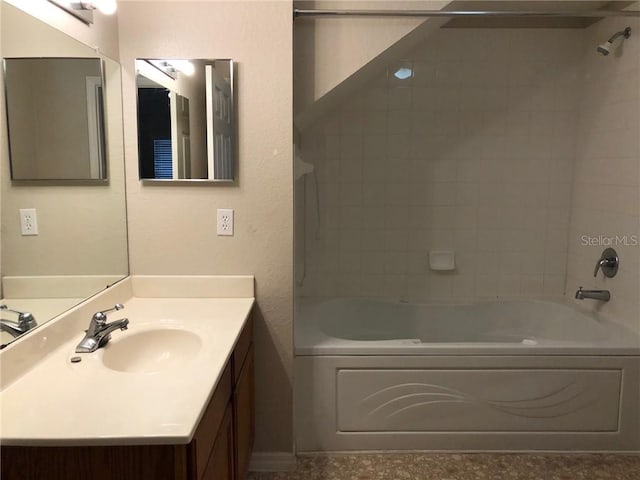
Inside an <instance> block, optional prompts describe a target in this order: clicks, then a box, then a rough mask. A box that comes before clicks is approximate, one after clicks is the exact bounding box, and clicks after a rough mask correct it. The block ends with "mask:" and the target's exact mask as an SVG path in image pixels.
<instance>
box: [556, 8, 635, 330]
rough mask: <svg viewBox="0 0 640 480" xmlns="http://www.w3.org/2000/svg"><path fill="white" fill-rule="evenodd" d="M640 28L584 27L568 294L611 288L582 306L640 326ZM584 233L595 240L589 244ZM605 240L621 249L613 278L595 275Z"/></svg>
mask: <svg viewBox="0 0 640 480" xmlns="http://www.w3.org/2000/svg"><path fill="white" fill-rule="evenodd" d="M626 26H631V28H632V30H633V33H632V36H631V38H630V39H629V40H627V41H625V42H624V44H623V45H622V48H620V49H619V50H618V51H617V52H615V53H612V54H610V55H608V56H607V57H602V56H599V55H595V54H594V48H595V45H598V44H600V43H603V42H604V41H605V40H606V39H607V38H609V37H610V36H611V35H613V33H615V32H616V31H618V30H622V29H623V28H625V27H626ZM639 31H640V21H638V20H637V19H607V20H604V21H601V22H599V23H597V24H595V25H594V26H592V27H590V28H589V29H588V30H587V32H586V39H585V47H584V52H583V59H584V64H585V75H584V90H583V93H582V95H581V97H580V105H579V122H578V125H579V130H578V132H577V133H578V136H577V145H578V149H577V158H576V168H575V175H574V180H573V199H572V209H571V232H570V237H569V238H570V241H569V263H568V278H567V296H573V294H574V293H575V291H576V290H577V288H578V287H579V286H581V285H582V286H584V288H601V289H609V290H610V291H611V300H610V301H609V302H607V303H606V304H601V303H600V302H595V301H593V300H584V301H582V302H579V303H580V305H581V306H583V307H587V308H592V309H596V308H599V309H600V310H601V311H602V313H603V314H605V315H608V316H610V317H611V318H612V319H613V320H616V321H619V322H621V323H623V324H625V325H627V326H629V327H632V328H635V329H636V330H637V331H640V282H639V275H640V246H639V245H638V244H637V241H638V239H639V238H640V215H639V208H640V207H639V204H640V188H639V186H640V37H639V36H637V35H635V34H636V33H638V32H639ZM634 235H635V236H636V237H635V241H634V238H633V236H634ZM616 236H618V237H619V238H618V239H617V240H616V238H615V237H616ZM625 236H626V237H627V238H626V242H625V238H624V237H625ZM583 237H586V240H590V241H592V243H594V245H587V244H585V243H586V241H585V238H583ZM608 239H611V242H610V241H609V240H608ZM610 243H611V245H610ZM625 243H626V245H625ZM607 246H612V247H613V248H615V249H616V251H617V252H618V255H619V256H620V271H619V272H618V275H617V276H616V277H614V278H611V279H609V278H605V277H604V275H602V273H599V274H598V277H597V278H594V277H593V269H594V266H595V264H596V262H597V260H598V259H599V258H600V254H601V252H602V250H604V248H606V247H607Z"/></svg>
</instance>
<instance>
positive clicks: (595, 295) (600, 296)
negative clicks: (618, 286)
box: [576, 287, 611, 302]
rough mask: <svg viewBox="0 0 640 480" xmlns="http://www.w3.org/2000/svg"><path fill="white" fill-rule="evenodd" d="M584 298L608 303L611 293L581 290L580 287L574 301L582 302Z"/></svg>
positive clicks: (607, 291)
mask: <svg viewBox="0 0 640 480" xmlns="http://www.w3.org/2000/svg"><path fill="white" fill-rule="evenodd" d="M585 298H592V299H594V300H601V301H603V302H608V301H609V300H611V292H609V290H583V289H582V287H580V288H578V291H577V292H576V299H578V300H584V299H585Z"/></svg>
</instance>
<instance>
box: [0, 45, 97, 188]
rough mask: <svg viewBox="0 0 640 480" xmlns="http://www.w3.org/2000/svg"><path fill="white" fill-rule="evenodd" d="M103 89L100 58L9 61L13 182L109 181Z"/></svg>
mask: <svg viewBox="0 0 640 480" xmlns="http://www.w3.org/2000/svg"><path fill="white" fill-rule="evenodd" d="M103 84H104V81H103V75H102V61H101V59H99V58H6V57H5V59H4V85H5V92H6V99H5V101H6V109H7V127H8V130H9V157H10V162H11V179H12V180H104V179H106V178H107V176H106V152H105V136H104V103H103V97H104V95H103ZM61 119H64V120H63V121H60V120H61Z"/></svg>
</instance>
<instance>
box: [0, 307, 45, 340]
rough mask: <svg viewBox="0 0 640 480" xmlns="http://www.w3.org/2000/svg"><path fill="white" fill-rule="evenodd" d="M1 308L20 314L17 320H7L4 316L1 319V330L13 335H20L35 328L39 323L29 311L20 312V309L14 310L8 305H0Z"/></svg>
mask: <svg viewBox="0 0 640 480" xmlns="http://www.w3.org/2000/svg"><path fill="white" fill-rule="evenodd" d="M0 310H4V311H7V312H11V313H15V314H16V315H18V320H17V321H12V320H6V319H4V318H2V319H0V331H3V332H7V333H8V334H9V335H11V336H12V337H14V338H15V337H19V336H20V335H22V334H23V333H26V332H27V331H29V330H31V329H32V328H35V327H36V326H37V325H38V324H37V323H36V319H35V318H34V316H33V315H32V314H31V313H29V312H20V311H18V310H13V309H11V308H9V307H7V306H6V305H0Z"/></svg>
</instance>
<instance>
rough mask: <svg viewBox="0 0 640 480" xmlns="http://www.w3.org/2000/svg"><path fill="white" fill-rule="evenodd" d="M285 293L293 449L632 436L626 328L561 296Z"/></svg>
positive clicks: (634, 342) (450, 446)
mask: <svg viewBox="0 0 640 480" xmlns="http://www.w3.org/2000/svg"><path fill="white" fill-rule="evenodd" d="M585 301H586V300H585ZM297 307H298V308H297V311H296V326H295V352H296V359H295V409H296V412H295V428H296V444H297V449H298V451H301V452H305V451H327V450H329V451H345V450H519V451H520V450H584V451H587V450H590V451H593V450H597V451H635V450H638V449H639V448H640V420H639V413H640V412H639V410H640V342H639V340H638V337H637V335H635V334H634V333H633V332H630V331H628V330H626V329H624V328H623V327H621V326H619V325H617V324H615V323H612V322H608V321H606V320H604V319H602V318H599V317H598V316H596V315H593V314H588V313H585V312H581V311H579V310H577V309H576V308H575V306H573V305H571V304H563V303H557V302H549V301H538V300H517V301H487V302H476V303H451V304H410V303H401V302H391V301H380V300H367V299H329V300H308V299H303V300H302V301H300V302H299V303H298V305H297Z"/></svg>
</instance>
